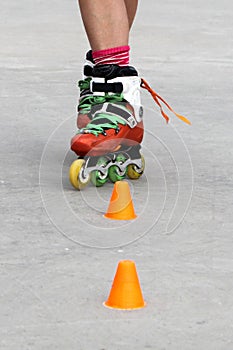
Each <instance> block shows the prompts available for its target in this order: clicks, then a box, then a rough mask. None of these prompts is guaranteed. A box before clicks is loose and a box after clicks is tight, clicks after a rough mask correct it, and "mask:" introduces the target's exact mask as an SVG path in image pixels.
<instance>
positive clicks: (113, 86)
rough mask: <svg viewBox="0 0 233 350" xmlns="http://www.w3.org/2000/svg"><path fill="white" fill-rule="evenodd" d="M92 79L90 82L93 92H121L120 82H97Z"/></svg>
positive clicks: (121, 85)
mask: <svg viewBox="0 0 233 350" xmlns="http://www.w3.org/2000/svg"><path fill="white" fill-rule="evenodd" d="M94 79H95V78H94ZM94 79H93V80H92V81H91V82H90V91H91V92H94V93H95V92H98V93H100V92H102V93H113V94H121V93H122V92H123V84H122V83H121V82H114V83H106V82H98V81H95V80H94Z"/></svg>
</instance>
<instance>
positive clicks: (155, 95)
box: [141, 79, 191, 125]
mask: <svg viewBox="0 0 233 350" xmlns="http://www.w3.org/2000/svg"><path fill="white" fill-rule="evenodd" d="M141 87H142V88H143V89H146V90H147V91H149V93H150V94H151V96H152V97H153V99H154V100H155V102H156V103H157V105H158V106H159V108H160V112H161V114H162V116H163V117H164V118H165V119H166V122H167V123H168V122H169V117H168V115H167V114H166V113H165V112H164V110H163V107H162V105H161V103H160V102H159V100H160V101H162V102H163V103H164V104H165V106H167V108H168V109H169V110H170V111H171V112H172V113H174V114H175V115H176V116H177V118H179V119H181V120H183V122H185V123H187V124H189V125H191V122H190V121H189V120H188V119H187V118H185V117H183V116H182V115H180V114H178V113H176V112H175V111H174V110H173V109H172V108H171V106H169V104H168V103H167V102H166V101H165V100H164V99H163V98H162V97H161V96H159V95H158V94H157V93H156V92H155V91H154V90H153V89H152V88H151V87H150V85H149V84H148V83H147V82H146V81H145V80H144V79H142V80H141Z"/></svg>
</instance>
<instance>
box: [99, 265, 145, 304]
mask: <svg viewBox="0 0 233 350" xmlns="http://www.w3.org/2000/svg"><path fill="white" fill-rule="evenodd" d="M145 305H146V303H145V302H144V300H143V296H142V292H141V288H140V284H139V280H138V276H137V271H136V266H135V263H134V262H133V261H131V260H122V261H120V262H119V264H118V267H117V272H116V275H115V278H114V281H113V284H112V288H111V291H110V294H109V297H108V300H107V301H105V302H104V306H107V307H110V308H113V309H124V310H133V309H140V308H142V307H144V306H145Z"/></svg>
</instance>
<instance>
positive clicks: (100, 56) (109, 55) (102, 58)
mask: <svg viewBox="0 0 233 350" xmlns="http://www.w3.org/2000/svg"><path fill="white" fill-rule="evenodd" d="M129 50H130V47H129V46H118V47H113V48H111V49H106V50H99V51H93V52H92V56H93V59H94V62H95V64H97V65H100V64H117V65H118V66H127V65H128V64H129Z"/></svg>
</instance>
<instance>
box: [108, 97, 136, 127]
mask: <svg viewBox="0 0 233 350" xmlns="http://www.w3.org/2000/svg"><path fill="white" fill-rule="evenodd" d="M106 112H108V113H111V114H115V115H117V116H119V117H121V118H122V119H124V121H126V123H127V124H128V125H129V127H130V128H131V129H133V128H134V127H135V126H136V125H137V121H136V119H135V118H134V116H133V114H132V113H130V111H127V110H126V108H124V107H123V106H122V108H121V104H120V103H119V104H118V105H117V104H111V103H108V105H107V108H106Z"/></svg>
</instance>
